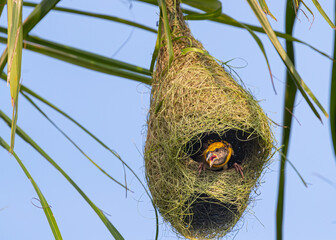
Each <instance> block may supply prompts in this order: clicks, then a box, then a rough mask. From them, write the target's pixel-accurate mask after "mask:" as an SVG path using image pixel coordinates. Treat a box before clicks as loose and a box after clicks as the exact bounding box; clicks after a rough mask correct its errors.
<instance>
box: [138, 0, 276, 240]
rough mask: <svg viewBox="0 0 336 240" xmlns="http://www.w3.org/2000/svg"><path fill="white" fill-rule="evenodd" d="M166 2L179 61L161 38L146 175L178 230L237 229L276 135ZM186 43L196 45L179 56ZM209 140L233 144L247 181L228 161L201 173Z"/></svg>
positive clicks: (205, 234) (213, 234)
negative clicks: (171, 56) (223, 167)
mask: <svg viewBox="0 0 336 240" xmlns="http://www.w3.org/2000/svg"><path fill="white" fill-rule="evenodd" d="M166 3H167V10H168V17H169V25H170V28H171V29H170V30H171V32H172V36H173V47H174V59H173V62H172V64H171V65H170V66H169V67H168V51H167V47H166V46H167V45H166V43H165V40H164V39H165V36H163V40H162V42H161V48H160V51H159V54H158V60H157V64H156V71H155V74H154V76H153V84H152V93H151V105H150V111H149V119H148V131H147V140H146V146H145V167H146V178H147V181H148V186H149V189H150V191H151V194H152V197H153V200H154V203H155V205H156V206H157V207H158V209H159V211H160V213H161V215H162V216H163V218H164V219H165V220H166V221H169V222H170V224H171V225H172V226H173V227H174V228H175V229H176V231H177V232H178V233H180V234H181V235H183V236H185V237H187V238H192V239H195V238H196V239H212V238H219V237H222V236H224V235H225V234H227V233H228V232H229V231H231V230H232V229H233V228H234V226H235V225H236V223H237V221H238V220H239V219H240V218H241V216H242V214H243V213H244V211H245V209H246V207H247V205H248V203H249V202H250V201H251V194H250V193H251V191H252V190H253V189H255V187H256V184H257V182H258V178H259V177H260V175H261V173H262V171H263V169H264V168H265V166H266V165H267V162H268V161H269V159H270V154H271V152H272V147H273V136H272V133H271V131H270V126H269V122H268V118H267V117H266V115H265V114H264V112H263V111H262V109H261V108H260V106H259V104H258V102H257V101H256V100H255V99H254V98H253V96H252V95H251V94H250V93H249V92H248V91H246V90H245V89H244V88H243V87H241V86H240V85H239V84H238V83H237V82H236V81H235V80H234V79H233V78H232V76H231V75H230V74H228V73H227V72H226V71H225V69H224V68H223V67H222V66H221V65H219V64H218V63H217V61H216V60H215V59H214V58H213V57H211V56H210V55H209V54H208V53H207V52H206V50H205V49H204V48H203V46H202V44H201V43H200V42H198V41H197V40H195V39H194V38H193V36H192V35H191V33H190V30H189V28H188V26H187V25H186V23H185V22H184V20H183V15H182V12H181V10H180V8H179V3H178V2H176V1H175V2H174V1H173V0H170V1H169V0H166ZM186 48H189V49H198V50H197V51H189V52H188V53H186V54H182V51H181V50H183V49H186ZM208 140H225V141H227V142H229V143H231V145H232V147H233V149H234V152H235V155H234V156H233V160H234V161H236V162H238V163H240V164H241V165H242V167H243V170H244V179H242V177H241V176H240V175H239V174H238V173H237V172H236V171H235V170H234V169H233V168H230V166H229V169H227V170H224V171H212V170H209V169H207V170H205V171H204V172H202V173H201V174H199V172H198V166H199V163H200V161H201V158H202V151H203V150H202V149H203V146H204V144H205V142H207V141H208Z"/></svg>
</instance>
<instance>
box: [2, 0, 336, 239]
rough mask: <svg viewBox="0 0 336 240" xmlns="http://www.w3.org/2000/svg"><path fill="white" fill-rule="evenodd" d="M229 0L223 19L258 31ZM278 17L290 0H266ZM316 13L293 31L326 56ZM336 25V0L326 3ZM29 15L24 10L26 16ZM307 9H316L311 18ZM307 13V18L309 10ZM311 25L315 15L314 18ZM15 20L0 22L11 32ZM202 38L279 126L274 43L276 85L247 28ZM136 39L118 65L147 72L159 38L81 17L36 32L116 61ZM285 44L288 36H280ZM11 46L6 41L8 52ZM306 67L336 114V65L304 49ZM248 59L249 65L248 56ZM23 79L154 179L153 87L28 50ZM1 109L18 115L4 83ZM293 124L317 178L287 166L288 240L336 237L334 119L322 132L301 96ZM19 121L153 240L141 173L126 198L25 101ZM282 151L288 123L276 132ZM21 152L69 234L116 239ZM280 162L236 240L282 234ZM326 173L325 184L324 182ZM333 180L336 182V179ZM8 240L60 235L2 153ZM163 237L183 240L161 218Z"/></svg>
mask: <svg viewBox="0 0 336 240" xmlns="http://www.w3.org/2000/svg"><path fill="white" fill-rule="evenodd" d="M222 2H223V12H224V13H226V14H228V15H230V16H232V17H234V18H236V19H237V20H240V21H242V22H248V23H251V24H258V22H257V20H256V18H255V17H254V16H253V13H252V12H251V10H250V9H249V7H248V4H247V3H246V1H243V0H239V1H228V0H224V1H222ZM268 2H269V7H270V10H271V11H272V13H273V15H275V16H276V17H277V19H278V21H277V22H275V21H273V20H271V24H272V26H273V27H274V28H275V29H276V30H279V31H283V29H284V9H285V3H284V1H268ZM307 4H308V5H309V6H311V8H312V9H313V10H314V13H315V20H314V23H313V24H312V26H311V27H310V25H311V24H310V23H309V22H308V20H307V19H306V17H305V16H304V15H303V14H302V13H299V15H298V20H299V21H297V23H296V27H295V31H294V32H295V33H294V35H295V36H296V37H298V38H299V39H302V40H303V39H304V40H305V41H307V42H308V43H310V44H312V45H313V46H315V47H317V48H318V49H319V50H322V51H324V52H327V53H331V52H332V39H333V31H332V29H331V28H330V27H329V26H328V24H327V23H326V22H325V21H324V20H323V19H322V18H321V17H320V15H319V14H318V12H317V11H316V10H315V8H314V7H313V6H312V4H311V3H310V1H309V2H308V1H307ZM321 4H322V6H323V7H324V9H325V10H326V12H327V13H328V15H329V16H330V17H331V18H332V19H334V15H333V14H334V12H333V9H334V6H333V4H332V3H331V1H328V2H321ZM59 6H64V7H71V8H77V9H82V10H87V11H91V12H98V13H104V14H109V15H114V16H120V17H123V18H127V19H130V20H135V21H138V22H141V23H143V24H146V25H148V26H151V27H155V26H156V22H157V20H158V14H159V11H158V9H157V8H156V7H154V6H151V5H147V4H144V3H137V2H132V4H130V3H129V2H128V1H126V0H125V1H122V0H115V1H107V0H101V1H94V4H93V1H80V0H71V1H62V2H61V3H60V4H59ZM30 11H31V8H25V10H24V16H27V14H29V12H30ZM306 13H307V14H308V12H307V11H306ZM308 15H309V14H308ZM311 19H312V18H311V17H310V20H311ZM6 21H7V20H6V15H5V14H4V15H3V16H2V18H1V19H0V25H2V26H3V25H5V22H6ZM189 25H190V28H191V30H192V32H193V34H194V36H195V37H196V38H197V39H198V40H200V41H201V42H202V43H203V44H204V46H205V48H206V49H207V50H208V51H209V52H210V54H212V55H213V56H214V57H216V58H218V59H220V60H222V61H227V60H230V59H234V58H237V60H235V61H233V62H232V65H235V66H245V65H246V62H247V66H246V67H244V68H240V69H237V72H238V74H239V76H240V77H241V79H242V80H243V82H244V83H245V85H246V87H247V88H249V89H250V90H251V92H252V93H253V94H254V96H255V97H256V98H257V99H258V100H260V104H261V106H262V108H263V109H264V111H265V112H266V113H267V115H268V116H269V117H270V118H271V119H273V120H274V121H275V122H277V123H279V124H281V121H282V108H283V96H284V85H285V81H284V76H285V68H284V65H283V63H282V61H281V60H280V58H279V57H278V55H277V53H276V52H275V51H274V49H273V47H272V46H271V44H270V42H269V41H268V40H267V38H266V37H265V36H264V35H262V34H258V35H259V36H260V37H261V39H263V40H264V44H265V48H266V51H267V54H268V56H269V59H270V62H271V67H272V72H273V75H274V77H275V86H276V89H277V92H278V94H277V95H276V94H275V93H274V91H273V90H272V85H271V80H270V77H269V74H268V70H267V66H266V64H265V60H264V58H263V56H262V54H261V52H260V50H259V49H258V47H257V44H256V43H255V41H254V40H253V38H252V37H251V36H250V35H249V34H248V32H247V31H245V30H241V29H237V28H234V27H229V26H224V25H221V24H217V23H211V22H207V21H204V22H202V21H194V22H190V23H189ZM131 33H132V36H131V37H130V39H129V41H128V42H127V44H126V45H125V47H124V48H122V49H121V50H120V51H119V52H118V54H117V55H115V58H117V59H119V60H123V61H127V62H131V63H134V64H136V65H139V66H142V67H146V68H148V67H149V64H150V60H151V54H152V52H153V48H154V44H155V40H156V36H155V35H154V34H152V33H149V32H145V31H142V30H138V29H135V30H132V28H129V27H127V26H125V25H121V24H118V23H113V22H108V21H104V20H96V19H92V18H86V17H81V16H73V15H71V14H65V13H59V12H52V13H50V14H48V16H47V17H46V18H45V19H44V20H43V21H42V22H41V23H39V24H38V25H37V26H36V28H34V30H33V31H32V34H34V35H37V36H41V37H43V38H45V39H49V40H53V41H56V42H60V43H64V44H67V45H70V46H74V47H77V48H82V49H87V50H90V51H93V52H95V53H99V54H102V55H105V56H109V57H111V56H113V55H114V53H115V52H116V51H117V50H118V49H119V47H120V45H121V44H123V42H124V41H125V39H127V38H128V37H129V35H130V34H131ZM282 43H283V41H282ZM3 49H4V45H0V50H1V51H2V50H3ZM295 53H296V63H297V69H298V71H299V73H300V74H301V76H302V78H303V79H304V81H305V82H306V83H307V85H308V86H309V87H310V88H311V90H312V91H313V93H314V94H315V95H316V96H317V97H318V99H319V100H320V101H321V103H322V104H323V106H324V107H325V108H326V109H329V92H330V73H331V62H330V60H328V59H327V58H325V57H323V56H321V55H319V54H318V53H316V52H314V51H312V50H311V49H309V48H307V47H305V46H303V45H300V44H295ZM238 58H240V59H243V60H240V59H238ZM22 82H23V84H25V85H26V86H28V87H30V88H31V89H33V90H35V91H36V92H38V93H39V94H40V95H42V96H43V97H45V98H46V99H47V100H49V101H51V102H52V103H54V104H55V105H56V106H58V107H60V108H61V109H62V110H64V111H65V112H67V113H69V114H70V115H71V116H72V117H74V118H75V119H76V120H78V121H79V122H80V123H82V124H83V125H84V126H85V127H86V128H88V129H89V130H91V131H92V132H93V133H94V134H95V135H96V136H97V137H99V138H100V139H102V140H103V142H105V143H106V144H107V145H108V146H110V147H111V148H113V149H114V150H116V151H117V152H118V153H119V154H120V155H121V156H122V158H123V159H124V160H125V161H126V162H127V163H128V164H129V165H130V166H131V167H132V168H133V169H134V170H135V171H136V173H137V174H138V175H139V176H140V177H141V179H142V180H144V163H143V157H142V153H143V147H144V144H145V124H146V118H147V111H148V108H149V93H150V87H148V86H146V85H144V84H139V83H137V82H134V81H131V80H127V79H122V78H119V77H115V76H110V75H106V74H102V73H97V72H94V71H90V70H86V69H84V68H81V67H76V66H73V65H70V64H67V63H63V62H61V61H58V60H55V59H52V58H49V57H46V56H42V55H39V54H37V53H33V52H30V51H28V50H26V51H24V53H23V64H22ZM0 102H1V105H0V109H1V110H2V111H4V112H6V113H7V114H8V115H10V114H11V106H10V96H9V88H8V87H6V84H5V83H4V82H0ZM39 106H41V108H42V109H43V110H45V111H46V112H47V114H48V115H49V116H50V117H51V118H52V119H53V120H54V121H55V122H56V123H57V124H58V125H59V126H60V127H61V128H62V129H63V130H64V131H65V132H66V133H67V134H69V135H70V136H71V137H72V138H73V139H74V140H75V141H76V143H77V144H78V145H79V146H80V147H82V148H83V149H85V151H86V153H87V154H88V155H89V156H90V157H92V158H93V160H95V161H96V162H97V163H99V164H100V165H101V166H102V167H103V168H104V169H105V170H106V171H108V172H109V173H110V174H111V175H112V176H113V177H115V178H117V179H119V180H120V181H123V178H124V173H123V168H122V165H121V164H120V163H119V162H118V160H117V159H116V158H114V157H113V156H112V155H111V154H110V153H108V152H107V151H106V150H104V149H103V148H102V147H101V146H99V145H98V144H97V143H95V142H94V141H93V140H92V139H90V138H89V137H88V136H87V135H86V134H85V133H83V132H82V131H81V130H80V129H78V128H77V127H76V126H74V125H73V124H72V123H71V122H70V121H68V120H67V119H65V118H63V117H62V116H60V115H59V114H57V113H56V112H54V111H52V110H50V109H49V108H48V107H46V106H44V105H43V104H40V103H39ZM295 106H296V108H295V117H296V118H297V120H298V121H296V120H295V121H294V122H293V124H294V127H293V131H292V136H291V145H290V149H289V156H288V157H289V159H290V160H291V161H292V163H293V164H294V165H295V167H296V168H297V169H298V171H299V172H300V173H301V175H302V176H303V177H304V179H305V180H306V181H307V182H308V183H309V187H308V188H305V187H304V186H303V184H302V183H301V181H300V179H299V178H298V176H297V174H296V173H295V172H294V171H293V169H292V168H291V167H290V166H288V168H287V170H288V171H287V184H286V199H285V206H286V211H285V224H284V237H285V239H287V240H290V239H306V240H310V239H317V238H318V239H335V236H336V207H335V204H334V202H335V199H336V177H335V172H336V168H335V157H334V155H333V151H332V146H331V137H330V133H329V132H330V127H329V122H328V120H327V119H325V118H324V119H323V120H324V125H322V124H321V123H320V122H319V120H317V119H316V118H315V117H314V115H313V113H312V112H311V110H310V109H309V107H308V106H307V104H306V103H305V101H304V100H303V99H302V97H301V95H298V97H297V101H296V104H295ZM18 125H19V126H20V127H22V128H23V129H24V130H25V131H26V132H27V133H28V134H29V135H30V136H31V137H32V138H33V139H34V140H35V141H36V142H37V143H38V144H40V145H41V146H42V147H43V148H44V149H45V151H46V152H47V153H48V154H50V155H51V156H52V157H53V159H54V160H55V161H57V163H59V165H60V166H61V167H62V168H63V169H64V170H65V171H66V172H67V173H68V174H69V175H70V176H71V177H72V178H73V180H74V181H75V182H76V183H77V184H78V185H79V186H80V187H81V188H82V189H83V190H84V191H85V192H86V193H87V195H88V196H89V197H90V198H91V200H93V201H94V202H95V203H96V204H97V205H98V206H99V208H101V209H102V210H103V211H105V212H106V213H108V214H109V219H110V221H111V222H112V223H113V224H114V225H115V227H116V228H117V229H118V230H119V231H120V232H121V233H122V235H123V236H124V237H125V239H127V240H129V239H130V240H132V239H143V240H147V239H153V238H154V235H155V218H154V212H153V208H152V206H151V203H150V200H149V198H148V197H147V196H146V194H145V192H144V190H143V189H142V188H141V186H140V184H139V183H138V182H137V181H136V179H135V178H134V176H132V175H131V174H130V173H129V172H128V173H127V182H128V185H129V186H130V188H131V189H132V190H133V191H134V193H128V194H127V197H126V196H125V191H124V190H123V189H122V188H121V187H119V186H118V185H116V184H115V183H113V182H112V181H111V180H109V179H108V178H107V177H106V176H104V175H103V174H101V173H100V172H99V171H98V170H97V169H96V168H95V167H94V166H93V165H92V164H91V163H90V162H89V161H88V160H87V159H85V158H84V157H83V156H82V155H81V154H80V153H79V152H78V151H77V150H76V149H75V148H74V147H73V146H72V145H71V144H70V143H69V142H67V140H66V139H65V138H64V137H63V136H62V135H61V134H60V133H59V132H58V131H57V130H56V129H55V128H53V127H52V126H51V124H50V123H49V122H47V121H46V120H45V119H44V118H43V116H41V115H40V114H39V113H38V112H37V111H36V110H35V109H34V108H33V107H32V106H31V105H30V104H29V103H28V102H27V101H26V100H24V99H23V98H22V97H21V98H20V102H19V120H18ZM273 131H274V134H275V137H276V139H277V141H278V147H280V137H279V136H280V133H281V128H279V127H274V128H273ZM0 135H1V136H2V137H3V138H5V139H6V140H7V141H9V139H10V130H9V129H8V128H7V126H6V125H5V124H4V123H3V122H2V121H0ZM15 150H16V152H17V154H18V155H19V157H20V158H21V159H22V160H23V162H24V164H25V165H26V167H27V168H28V169H29V171H30V172H31V175H32V176H33V178H34V179H35V181H36V182H37V183H38V184H39V186H40V188H41V190H42V192H43V193H44V195H45V197H46V198H47V200H48V202H49V204H50V205H51V206H52V211H53V213H54V215H55V217H56V220H57V222H58V224H59V227H60V230H61V232H62V235H63V238H64V239H71V240H75V239H112V237H111V236H110V235H109V232H108V231H107V230H106V229H105V227H104V225H103V223H102V222H101V221H100V219H99V218H98V217H97V216H96V215H95V213H94V212H93V210H92V209H91V208H90V207H89V206H88V204H87V203H86V202H85V201H84V200H83V199H82V198H81V197H80V195H79V194H78V193H77V192H76V191H75V190H74V188H73V187H71V185H70V184H69V183H67V181H66V180H65V179H64V178H63V177H62V176H61V175H60V174H59V173H58V172H57V171H56V170H55V169H54V168H53V167H52V166H50V165H49V164H48V163H47V162H46V161H45V160H44V159H43V158H42V157H41V156H40V155H39V154H38V153H36V152H35V151H34V150H33V149H32V148H31V147H29V146H28V145H27V144H26V143H24V142H23V141H22V140H21V139H20V138H19V137H17V139H16V145H15ZM278 166H279V156H277V155H276V156H275V157H274V159H273V162H272V164H271V165H270V166H269V169H267V171H266V172H265V175H264V177H263V178H262V185H261V186H260V188H259V189H258V193H259V194H260V195H259V196H258V197H257V199H256V201H255V202H254V203H253V204H252V205H251V206H250V207H249V209H248V211H247V213H246V214H245V217H244V219H243V220H242V221H241V223H240V226H241V229H240V231H239V232H238V233H237V235H236V237H235V239H267V240H268V239H274V238H275V208H276V196H277V187H278ZM321 176H322V177H321ZM322 178H326V179H328V180H329V181H331V182H333V184H332V185H331V184H329V183H328V182H327V181H325V180H323V179H322ZM0 192H1V197H0V209H1V210H0V239H4V240H20V239H34V240H35V239H52V238H53V236H52V233H51V230H50V229H49V227H48V223H47V220H46V218H45V216H44V213H43V211H42V210H41V209H39V208H37V207H36V206H34V205H39V203H38V201H36V200H34V199H35V198H36V197H37V195H36V193H35V192H34V189H33V188H32V186H31V183H30V182H29V180H28V179H27V178H26V176H25V175H24V174H23V172H22V171H21V169H20V167H19V165H18V164H17V163H16V161H15V159H14V158H13V157H12V156H11V155H10V154H9V153H8V152H6V151H4V150H3V149H1V150H0ZM160 223H161V224H160V238H159V239H177V236H176V234H175V233H174V232H173V231H172V230H171V228H170V226H169V225H168V224H166V223H164V222H163V221H162V219H160Z"/></svg>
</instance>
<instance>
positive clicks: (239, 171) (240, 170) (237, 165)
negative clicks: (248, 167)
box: [233, 163, 244, 179]
mask: <svg viewBox="0 0 336 240" xmlns="http://www.w3.org/2000/svg"><path fill="white" fill-rule="evenodd" d="M233 167H234V169H236V171H237V173H239V174H240V175H241V176H242V178H243V179H244V173H243V168H242V166H240V165H239V164H238V163H234V164H233Z"/></svg>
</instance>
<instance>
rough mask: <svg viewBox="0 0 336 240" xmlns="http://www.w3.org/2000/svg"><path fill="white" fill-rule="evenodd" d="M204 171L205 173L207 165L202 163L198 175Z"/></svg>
mask: <svg viewBox="0 0 336 240" xmlns="http://www.w3.org/2000/svg"><path fill="white" fill-rule="evenodd" d="M202 171H205V164H204V162H201V163H200V164H199V166H198V175H200V174H201V173H202Z"/></svg>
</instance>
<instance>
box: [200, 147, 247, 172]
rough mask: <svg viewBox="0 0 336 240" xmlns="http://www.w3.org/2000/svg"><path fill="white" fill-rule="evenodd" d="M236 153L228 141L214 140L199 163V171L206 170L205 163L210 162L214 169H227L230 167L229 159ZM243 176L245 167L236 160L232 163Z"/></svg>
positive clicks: (211, 167)
mask: <svg viewBox="0 0 336 240" xmlns="http://www.w3.org/2000/svg"><path fill="white" fill-rule="evenodd" d="M233 155H234V152H233V148H232V146H231V144H230V143H228V142H226V141H221V142H214V143H212V144H210V145H209V146H208V147H207V149H206V150H205V151H204V152H203V161H202V162H201V163H200V165H199V168H198V170H199V173H201V172H202V171H203V170H205V164H208V165H209V167H210V169H213V170H221V169H223V170H226V169H228V168H229V160H230V159H231V157H232V156H233ZM232 167H234V168H235V169H236V171H237V173H239V174H240V175H241V176H242V178H244V174H243V168H242V167H241V166H240V165H239V164H238V163H236V162H234V163H233V164H232Z"/></svg>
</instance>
